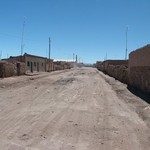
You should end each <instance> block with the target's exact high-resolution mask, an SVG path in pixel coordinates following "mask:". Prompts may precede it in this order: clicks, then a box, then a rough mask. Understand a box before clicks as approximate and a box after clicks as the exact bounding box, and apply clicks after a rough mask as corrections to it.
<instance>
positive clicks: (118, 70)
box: [96, 60, 129, 83]
mask: <svg viewBox="0 0 150 150" xmlns="http://www.w3.org/2000/svg"><path fill="white" fill-rule="evenodd" d="M96 67H97V69H98V70H100V71H102V72H104V73H106V74H108V75H110V76H112V77H114V78H115V79H117V80H119V81H121V82H124V83H129V77H128V60H106V61H104V62H97V63H96Z"/></svg>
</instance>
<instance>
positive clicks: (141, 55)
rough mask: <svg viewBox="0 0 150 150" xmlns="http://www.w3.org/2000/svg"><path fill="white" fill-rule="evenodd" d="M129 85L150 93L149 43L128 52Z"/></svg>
mask: <svg viewBox="0 0 150 150" xmlns="http://www.w3.org/2000/svg"><path fill="white" fill-rule="evenodd" d="M129 76H130V85H132V86H134V87H136V88H138V89H141V90H142V91H144V92H148V93H150V45H146V46H144V47H142V48H140V49H137V50H135V51H133V52H131V53H130V54H129Z"/></svg>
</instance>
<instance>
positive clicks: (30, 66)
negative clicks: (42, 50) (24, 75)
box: [25, 54, 46, 72]
mask: <svg viewBox="0 0 150 150" xmlns="http://www.w3.org/2000/svg"><path fill="white" fill-rule="evenodd" d="M25 63H26V72H34V71H37V72H39V71H40V72H45V71H46V58H44V57H38V56H33V55H29V54H25Z"/></svg>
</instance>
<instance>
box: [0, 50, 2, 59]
mask: <svg viewBox="0 0 150 150" xmlns="http://www.w3.org/2000/svg"><path fill="white" fill-rule="evenodd" d="M1 59H2V51H1V52H0V60H1Z"/></svg>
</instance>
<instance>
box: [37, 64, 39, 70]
mask: <svg viewBox="0 0 150 150" xmlns="http://www.w3.org/2000/svg"><path fill="white" fill-rule="evenodd" d="M37 71H38V72H39V62H37Z"/></svg>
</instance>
